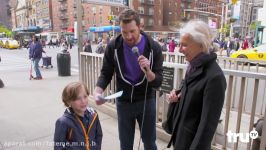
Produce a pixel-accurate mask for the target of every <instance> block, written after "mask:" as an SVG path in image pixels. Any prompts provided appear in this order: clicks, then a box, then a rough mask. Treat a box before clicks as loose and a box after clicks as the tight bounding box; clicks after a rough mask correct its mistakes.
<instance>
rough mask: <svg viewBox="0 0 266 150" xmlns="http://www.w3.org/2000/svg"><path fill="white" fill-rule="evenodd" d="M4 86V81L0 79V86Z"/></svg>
mask: <svg viewBox="0 0 266 150" xmlns="http://www.w3.org/2000/svg"><path fill="white" fill-rule="evenodd" d="M4 86H5V85H4V82H3V81H2V80H1V79H0V88H3V87H4Z"/></svg>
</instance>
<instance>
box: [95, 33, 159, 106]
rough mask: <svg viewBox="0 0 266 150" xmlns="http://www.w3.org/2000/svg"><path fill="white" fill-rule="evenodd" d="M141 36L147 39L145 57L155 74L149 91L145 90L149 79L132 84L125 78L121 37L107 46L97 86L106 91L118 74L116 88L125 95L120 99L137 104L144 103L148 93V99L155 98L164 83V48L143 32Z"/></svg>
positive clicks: (149, 85) (149, 84) (144, 78)
mask: <svg viewBox="0 0 266 150" xmlns="http://www.w3.org/2000/svg"><path fill="white" fill-rule="evenodd" d="M141 34H142V35H143V36H145V38H146V39H147V41H146V43H145V49H144V53H143V55H144V56H145V57H146V58H148V59H149V60H150V62H151V66H150V68H151V70H152V72H154V73H155V79H154V80H153V81H151V82H149V83H148V88H147V91H146V90H145V88H146V84H147V79H146V77H145V76H143V79H142V80H141V81H140V82H139V83H136V84H134V85H133V84H131V83H130V82H129V81H128V80H126V79H125V78H124V70H123V68H124V64H125V63H124V58H123V57H124V54H123V53H124V50H123V38H122V35H119V36H118V37H117V38H116V39H115V40H113V41H111V42H110V44H108V45H107V48H106V50H105V53H104V58H103V66H102V70H101V75H100V76H99V78H98V81H97V84H96V85H97V86H98V87H101V88H102V89H105V88H106V87H107V85H108V84H109V83H110V81H111V79H112V76H113V73H114V72H115V73H116V81H117V82H116V86H117V91H121V90H122V91H123V95H122V96H121V97H120V99H122V100H123V101H124V102H131V103H133V102H136V101H143V100H144V97H145V92H147V93H146V94H147V98H150V97H155V90H154V89H156V88H158V87H160V86H161V83H162V79H163V77H162V72H163V68H162V64H163V57H162V48H161V46H160V45H159V44H158V43H157V42H155V41H154V40H153V39H152V38H150V37H149V36H147V35H146V34H145V33H144V32H142V31H141Z"/></svg>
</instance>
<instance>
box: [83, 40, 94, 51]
mask: <svg viewBox="0 0 266 150" xmlns="http://www.w3.org/2000/svg"><path fill="white" fill-rule="evenodd" d="M84 52H88V53H92V49H91V42H90V40H87V41H86V43H85V45H84Z"/></svg>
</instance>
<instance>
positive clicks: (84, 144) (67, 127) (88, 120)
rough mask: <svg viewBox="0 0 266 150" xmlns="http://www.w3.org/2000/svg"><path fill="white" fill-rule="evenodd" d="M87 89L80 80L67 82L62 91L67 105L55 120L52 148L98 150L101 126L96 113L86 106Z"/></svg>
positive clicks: (100, 140)
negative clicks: (60, 115) (62, 113)
mask: <svg viewBox="0 0 266 150" xmlns="http://www.w3.org/2000/svg"><path fill="white" fill-rule="evenodd" d="M88 95H89V92H88V89H87V87H86V86H85V85H84V84H82V83H80V82H73V83H70V84H68V85H67V86H66V87H65V88H64V90H63V93H62V100H63V103H64V104H65V106H66V107H67V108H66V110H65V113H64V115H63V116H62V117H60V118H59V119H58V120H57V121H56V126H55V134H54V142H55V143H54V149H55V150H61V149H75V150H100V149H101V143H102V136H103V135H102V128H101V124H100V122H99V118H98V114H97V113H96V111H95V110H93V109H92V108H90V107H87V106H88Z"/></svg>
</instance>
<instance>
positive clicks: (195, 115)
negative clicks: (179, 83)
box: [171, 53, 226, 150]
mask: <svg viewBox="0 0 266 150" xmlns="http://www.w3.org/2000/svg"><path fill="white" fill-rule="evenodd" d="M216 58H217V55H216V54H214V53H211V54H210V55H207V57H206V58H204V59H203V63H202V64H201V65H199V66H197V68H196V70H195V71H194V72H192V73H191V74H189V75H188V76H186V77H185V80H184V82H183V88H182V89H181V93H182V95H181V99H180V101H179V104H178V105H175V108H174V109H173V110H172V111H173V113H174V117H173V120H172V123H173V125H172V127H173V129H172V137H171V142H172V143H173V145H174V150H209V149H210V147H211V141H212V138H213V135H214V133H215V130H216V127H217V125H218V121H219V117H220V114H221V111H222V107H223V103H224V96H225V89H226V80H225V76H224V74H223V71H222V70H221V68H220V67H219V66H218V64H217V63H216Z"/></svg>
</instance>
